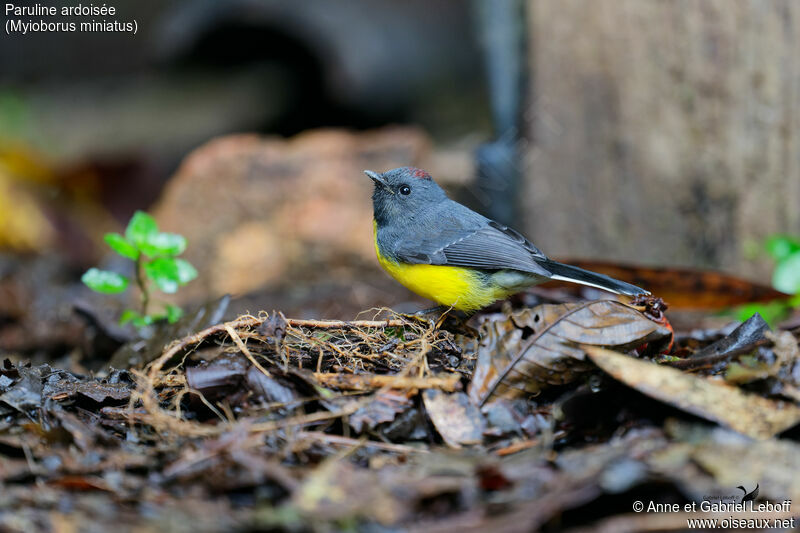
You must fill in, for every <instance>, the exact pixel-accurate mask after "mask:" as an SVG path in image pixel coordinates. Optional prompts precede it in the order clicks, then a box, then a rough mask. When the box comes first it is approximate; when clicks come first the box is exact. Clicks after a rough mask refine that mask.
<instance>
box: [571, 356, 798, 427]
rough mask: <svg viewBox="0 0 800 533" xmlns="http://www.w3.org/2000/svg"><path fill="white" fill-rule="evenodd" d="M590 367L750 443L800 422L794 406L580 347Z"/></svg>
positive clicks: (693, 376) (719, 381) (660, 367)
mask: <svg viewBox="0 0 800 533" xmlns="http://www.w3.org/2000/svg"><path fill="white" fill-rule="evenodd" d="M583 348H584V350H585V351H586V354H587V355H588V356H589V358H590V359H591V360H592V361H594V363H595V364H596V365H597V366H599V367H600V368H602V369H603V370H604V371H605V372H607V373H608V374H610V375H611V376H613V377H614V378H615V379H617V380H619V381H621V382H623V383H625V384H626V385H628V386H629V387H632V388H634V389H636V390H638V391H639V392H642V393H644V394H646V395H648V396H650V397H652V398H655V399H657V400H660V401H662V402H665V403H668V404H670V405H674V406H675V407H677V408H679V409H682V410H684V411H686V412H689V413H692V414H694V415H697V416H700V417H703V418H705V419H707V420H711V421H713V422H717V423H719V424H722V425H724V426H726V427H729V428H731V429H733V430H735V431H738V432H739V433H742V434H744V435H748V436H750V437H753V438H756V439H768V438H770V437H772V436H773V435H776V434H778V433H781V432H782V431H785V430H787V429H789V428H790V427H792V426H794V425H796V424H797V423H800V408H798V407H797V406H796V405H794V404H791V403H789V402H779V401H773V400H768V399H767V398H763V397H761V396H757V395H755V394H748V393H745V392H743V391H741V390H740V389H738V388H736V387H732V386H730V385H727V384H725V383H724V382H722V381H721V380H718V379H713V378H703V377H700V376H696V375H694V374H685V373H683V372H681V371H680V370H676V369H674V368H669V367H666V366H661V365H657V364H655V363H651V362H649V361H643V360H640V359H636V358H633V357H629V356H627V355H623V354H621V353H617V352H614V351H611V350H606V349H603V348H600V347H597V346H584V347H583Z"/></svg>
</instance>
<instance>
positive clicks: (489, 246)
mask: <svg viewBox="0 0 800 533" xmlns="http://www.w3.org/2000/svg"><path fill="white" fill-rule="evenodd" d="M395 255H396V257H397V258H398V259H400V260H401V261H403V262H406V263H412V264H429V265H450V266H460V267H470V268H480V269H485V270H505V269H511V270H519V271H522V272H530V273H533V274H539V275H541V276H547V277H550V275H551V274H550V272H549V271H547V270H546V269H545V268H544V267H542V266H541V265H539V264H538V263H537V261H536V260H537V259H547V258H546V256H545V255H544V254H543V253H542V252H541V250H539V249H538V248H536V247H535V246H534V245H533V244H531V242H530V241H528V239H526V238H525V237H524V236H522V235H521V234H520V233H519V232H517V231H515V230H513V229H511V228H509V227H506V226H504V225H502V224H499V223H497V222H494V221H488V223H487V224H485V225H481V226H480V227H478V228H464V227H439V228H437V230H436V233H435V235H434V236H429V237H426V238H420V237H405V238H403V239H402V241H401V242H400V243H399V244H398V246H397V247H396V249H395Z"/></svg>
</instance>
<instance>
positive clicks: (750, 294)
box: [545, 258, 788, 310]
mask: <svg viewBox="0 0 800 533" xmlns="http://www.w3.org/2000/svg"><path fill="white" fill-rule="evenodd" d="M559 261H561V262H563V263H567V264H569V265H575V266H579V267H581V268H585V269H588V270H592V271H594V272H599V273H601V274H605V275H607V276H611V277H612V278H616V279H621V280H623V281H627V282H629V283H633V284H634V285H637V286H639V287H644V288H645V289H647V290H648V291H650V292H652V293H653V294H656V295H658V296H660V297H661V298H663V299H664V300H665V301H667V302H669V306H670V309H672V310H677V309H681V310H684V309H724V308H727V307H733V306H736V305H741V304H745V303H751V302H769V301H772V300H780V299H785V298H788V295H787V294H784V293H782V292H779V291H776V290H775V289H773V288H771V287H769V286H767V285H762V284H760V283H754V282H752V281H749V280H746V279H742V278H737V277H735V276H731V275H728V274H723V273H722V272H714V271H710V270H697V269H693V268H677V267H644V266H633V265H622V264H616V263H611V262H606V261H582V260H576V259H563V258H559ZM548 285H550V284H549V283H548V284H547V285H545V286H548Z"/></svg>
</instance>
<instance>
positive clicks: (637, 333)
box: [469, 300, 671, 405]
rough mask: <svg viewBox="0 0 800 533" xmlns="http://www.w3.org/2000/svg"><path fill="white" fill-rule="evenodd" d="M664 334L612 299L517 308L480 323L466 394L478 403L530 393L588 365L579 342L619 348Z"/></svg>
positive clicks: (666, 332) (567, 378)
mask: <svg viewBox="0 0 800 533" xmlns="http://www.w3.org/2000/svg"><path fill="white" fill-rule="evenodd" d="M669 335H671V331H670V330H669V329H668V328H666V327H664V326H663V325H661V324H659V323H658V322H655V321H653V320H651V319H649V318H648V317H646V316H645V315H644V314H642V313H641V312H640V311H639V310H637V309H636V308H634V307H631V306H628V305H625V304H623V303H620V302H616V301H612V300H596V301H591V302H580V303H567V304H558V305H556V304H543V305H539V306H537V307H534V308H532V309H523V310H522V311H518V312H515V313H513V314H511V315H510V316H509V317H508V318H507V319H504V320H494V321H487V322H484V323H483V324H482V325H481V342H480V344H479V346H478V361H477V364H476V366H475V373H474V375H473V378H472V382H471V383H470V388H469V394H470V397H471V398H472V399H473V401H474V402H475V403H476V404H478V405H483V404H484V403H485V402H486V401H487V400H489V399H491V398H492V397H495V396H496V397H504V398H513V397H516V396H521V395H523V394H535V393H537V392H539V391H540V390H542V389H543V388H546V387H547V386H548V385H559V384H564V383H568V382H570V381H572V380H573V379H574V378H575V375H576V374H578V373H580V372H583V371H585V370H587V369H588V368H590V367H589V365H587V364H586V363H585V362H584V354H583V351H582V350H581V349H580V348H578V346H577V345H579V344H588V345H593V346H606V347H615V348H618V349H621V350H625V349H629V348H632V347H635V346H639V345H641V344H644V343H647V342H655V341H657V340H659V339H663V338H665V337H667V336H669Z"/></svg>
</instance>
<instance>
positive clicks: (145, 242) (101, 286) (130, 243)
mask: <svg viewBox="0 0 800 533" xmlns="http://www.w3.org/2000/svg"><path fill="white" fill-rule="evenodd" d="M104 240H105V242H106V244H108V246H109V247H110V248H111V249H112V250H114V251H115V252H116V253H117V254H119V255H120V256H122V257H124V258H126V259H130V260H131V261H133V263H134V266H135V273H136V276H135V278H134V280H133V281H134V282H135V283H136V286H137V287H138V288H139V291H140V293H141V305H140V308H139V310H138V311H137V310H133V309H126V310H125V311H124V312H123V313H122V316H121V317H120V323H122V324H125V323H128V322H131V323H132V324H133V325H134V326H136V327H138V328H141V327H144V326H148V325H150V324H153V323H154V322H156V321H158V320H164V319H166V320H167V321H168V322H169V323H171V324H172V323H174V322H176V321H177V320H178V319H179V318H180V317H181V316H182V315H183V311H182V310H181V308H180V307H178V306H175V305H171V304H165V305H163V306H162V307H163V310H162V311H160V312H156V313H151V311H150V307H151V303H152V302H151V299H152V291H153V285H155V287H156V288H158V289H159V290H160V291H162V292H165V293H167V294H173V293H175V292H177V291H178V289H179V288H180V287H182V286H183V285H186V284H187V283H189V282H190V281H192V280H193V279H195V278H196V277H197V270H196V269H195V268H194V267H193V266H192V265H191V263H189V262H188V261H186V260H185V259H180V258H179V257H177V256H179V255H181V254H182V253H183V252H184V251H185V250H186V238H185V237H183V236H182V235H178V234H176V233H164V232H161V231H159V229H158V224H156V221H155V219H154V218H153V217H152V216H150V215H148V214H147V213H145V212H144V211H137V212H136V213H134V215H133V217H132V218H131V220H130V222H129V223H128V227H127V228H126V229H125V235H120V234H119V233H107V234H106V235H105V236H104ZM81 281H83V283H84V284H86V286H88V287H89V288H90V289H92V290H94V291H97V292H100V293H104V294H118V293H121V292H125V290H126V289H127V288H128V286H129V285H130V283H131V280H130V279H128V278H127V277H125V276H123V275H122V274H118V273H116V272H111V271H108V270H100V269H98V268H90V269H89V270H87V271H86V273H84V275H83V276H82V277H81Z"/></svg>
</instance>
